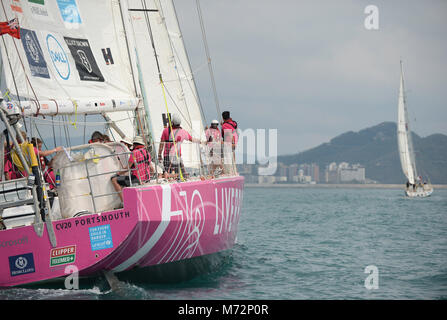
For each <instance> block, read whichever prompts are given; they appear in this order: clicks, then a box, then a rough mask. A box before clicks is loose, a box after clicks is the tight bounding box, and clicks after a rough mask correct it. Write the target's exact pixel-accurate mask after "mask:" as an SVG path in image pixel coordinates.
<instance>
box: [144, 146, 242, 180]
mask: <svg viewBox="0 0 447 320" xmlns="http://www.w3.org/2000/svg"><path fill="white" fill-rule="evenodd" d="M163 144H165V145H166V144H167V143H166V142H154V146H155V148H156V150H158V151H159V150H160V147H162V150H163V151H162V152H158V153H157V155H156V156H155V153H154V157H153V162H154V164H155V168H156V169H157V174H158V177H160V178H164V179H168V180H169V179H171V180H178V181H185V180H188V179H190V178H194V177H206V178H212V177H220V176H235V175H237V174H238V172H237V167H236V160H235V154H234V148H233V147H232V146H231V144H224V143H221V142H206V143H204V142H202V143H198V142H191V141H184V142H182V143H176V145H172V144H171V145H169V147H168V151H166V150H165V149H166V148H164V149H163Z"/></svg>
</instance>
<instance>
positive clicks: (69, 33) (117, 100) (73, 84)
mask: <svg viewBox="0 0 447 320" xmlns="http://www.w3.org/2000/svg"><path fill="white" fill-rule="evenodd" d="M98 12H101V14H98ZM13 18H17V19H18V22H19V26H20V40H18V39H14V38H12V37H10V36H6V35H4V36H2V40H1V41H2V42H1V43H0V44H1V58H2V66H3V69H2V70H1V83H0V90H1V93H2V96H3V98H4V99H5V102H4V103H3V106H4V109H5V110H8V111H9V112H12V111H13V110H16V111H19V112H20V113H22V114H24V115H31V114H43V115H55V114H77V113H79V114H100V113H103V112H108V111H113V112H115V111H119V110H121V111H130V112H133V110H135V109H136V108H137V106H138V105H139V97H138V93H137V85H136V83H135V80H134V75H133V68H132V61H131V57H130V55H129V50H128V48H127V46H126V34H125V30H124V25H123V17H122V12H121V9H120V4H119V1H89V0H55V1H20V2H19V1H14V0H10V1H2V6H1V7H0V20H1V21H9V20H11V19H13ZM127 118H129V117H127ZM123 128H124V130H125V131H127V132H126V134H128V135H131V136H133V135H134V133H133V132H129V129H131V130H132V131H133V126H132V125H131V126H129V125H126V126H123Z"/></svg>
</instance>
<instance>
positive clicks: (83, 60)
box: [64, 37, 104, 82]
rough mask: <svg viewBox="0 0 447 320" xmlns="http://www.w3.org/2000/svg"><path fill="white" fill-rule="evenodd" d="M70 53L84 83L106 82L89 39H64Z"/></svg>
mask: <svg viewBox="0 0 447 320" xmlns="http://www.w3.org/2000/svg"><path fill="white" fill-rule="evenodd" d="M64 39H65V42H66V43H67V46H68V48H69V49H70V53H71V55H72V56H73V59H74V60H75V62H76V69H77V70H78V73H79V77H80V79H81V80H83V81H100V82H104V77H103V76H102V74H101V71H100V70H99V67H98V65H97V64H96V60H95V57H94V56H93V52H92V49H91V48H90V44H89V42H88V40H87V39H77V38H69V37H64Z"/></svg>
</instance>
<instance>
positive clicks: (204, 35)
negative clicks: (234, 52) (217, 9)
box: [196, 0, 222, 120]
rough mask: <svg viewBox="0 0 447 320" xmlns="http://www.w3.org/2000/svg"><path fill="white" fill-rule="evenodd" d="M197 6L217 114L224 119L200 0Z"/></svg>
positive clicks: (197, 0) (197, 1)
mask: <svg viewBox="0 0 447 320" xmlns="http://www.w3.org/2000/svg"><path fill="white" fill-rule="evenodd" d="M196 7H197V13H198V16H199V21H200V28H201V30H202V40H203V45H204V47H205V53H206V57H207V59H208V69H209V72H210V78H211V84H212V87H213V93H214V100H215V103H216V110H217V116H218V117H219V119H221V120H222V113H221V112H220V106H219V99H218V97H217V89H216V83H215V81H214V72H213V66H212V64H211V57H210V52H209V48H208V41H207V39H206V32H205V24H204V22H203V17H202V9H201V8H200V0H196Z"/></svg>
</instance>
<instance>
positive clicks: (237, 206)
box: [0, 0, 244, 287]
mask: <svg viewBox="0 0 447 320" xmlns="http://www.w3.org/2000/svg"><path fill="white" fill-rule="evenodd" d="M199 18H200V19H201V15H200V14H199ZM0 21H1V23H0V32H1V34H2V35H1V38H2V39H1V43H0V47H1V83H0V84H1V87H0V89H1V93H2V100H1V108H0V116H1V120H2V122H1V123H2V126H3V127H4V130H3V132H2V135H1V140H2V143H3V145H4V148H2V149H3V150H2V153H3V154H2V155H1V156H0V161H1V163H2V167H3V168H4V169H3V171H2V179H1V181H0V217H1V219H0V265H1V268H0V287H10V286H17V285H24V284H31V283H41V282H48V281H50V280H55V281H59V280H62V279H64V278H65V277H66V276H67V274H66V272H65V270H66V269H67V267H69V266H73V267H76V270H78V272H79V276H80V277H94V276H97V275H101V274H103V273H105V274H106V275H110V274H115V275H117V276H118V277H119V276H120V275H123V274H129V273H130V274H132V273H134V272H137V273H139V274H142V275H144V274H145V272H146V271H147V272H149V271H150V270H154V268H155V269H157V273H160V274H163V272H160V271H163V267H165V268H168V269H170V270H172V266H173V265H181V264H182V263H183V262H184V263H187V262H188V261H189V262H191V261H198V260H200V261H202V260H201V259H203V261H207V257H216V256H220V253H222V252H224V253H225V252H228V250H230V249H231V248H232V247H233V245H234V244H235V241H236V234H237V229H238V228H237V227H238V223H239V216H240V211H241V204H242V195H243V186H244V179H243V177H242V176H239V175H238V174H237V170H236V166H235V163H234V159H235V157H234V143H235V138H234V136H233V139H231V135H230V139H229V142H228V143H227V142H223V141H225V139H226V138H225V139H224V138H222V139H221V140H218V139H217V140H216V141H213V142H212V143H211V140H210V139H207V137H206V134H205V129H207V128H206V127H205V125H206V124H205V121H206V120H205V117H204V113H203V110H202V108H201V105H200V99H199V97H198V93H197V90H196V87H195V84H194V79H193V76H192V72H191V67H190V64H189V60H188V57H187V54H186V50H185V47H184V43H183V40H182V37H181V32H180V28H179V24H178V20H177V16H176V11H175V7H174V4H173V2H172V1H168V0H152V1H140V0H138V1H136V0H121V1H112V0H107V1H90V0H76V1H75V0H64V1H62V0H56V1H20V2H18V1H13V0H2V1H1V7H0ZM205 44H206V43H205ZM210 74H211V75H212V72H211V69H210ZM216 102H217V100H216ZM217 110H219V107H218V103H217ZM218 114H219V118H220V112H219V111H218ZM213 123H215V121H213ZM94 126H100V127H101V126H102V127H101V128H103V130H102V132H100V131H101V130H98V131H94V130H92V127H94ZM93 131H94V132H93ZM86 132H88V137H87V138H86ZM91 132H93V134H92V135H91ZM232 134H236V135H237V132H236V133H235V132H233V133H232ZM223 136H224V137H226V136H227V135H226V134H224V135H223ZM44 137H50V138H44ZM58 139H59V141H61V142H60V143H58ZM82 139H83V140H82ZM62 141H63V143H62ZM42 145H43V146H44V147H43V148H42ZM50 146H54V149H51V147H50ZM197 259H198V260H197ZM208 261H212V260H208ZM192 265H195V263H192ZM202 267H203V266H202ZM188 270H189V269H188Z"/></svg>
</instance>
